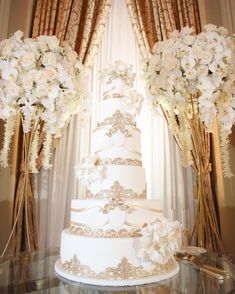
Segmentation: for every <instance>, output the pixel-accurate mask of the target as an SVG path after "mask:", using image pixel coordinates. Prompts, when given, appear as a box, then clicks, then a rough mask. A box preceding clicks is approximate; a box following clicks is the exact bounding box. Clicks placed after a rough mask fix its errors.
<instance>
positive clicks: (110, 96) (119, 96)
mask: <svg viewBox="0 0 235 294" xmlns="http://www.w3.org/2000/svg"><path fill="white" fill-rule="evenodd" d="M125 97H126V96H125V95H123V94H120V93H111V94H109V93H108V92H107V91H106V92H104V95H103V100H107V99H113V98H114V99H123V98H125Z"/></svg>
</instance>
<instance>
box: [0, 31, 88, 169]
mask: <svg viewBox="0 0 235 294" xmlns="http://www.w3.org/2000/svg"><path fill="white" fill-rule="evenodd" d="M83 72H84V69H83V66H82V64H81V63H80V62H79V61H78V59H77V54H76V53H75V52H74V51H73V50H72V48H71V47H70V46H69V45H67V44H65V43H64V44H62V45H61V46H60V45H59V40H58V39H57V38H56V37H55V36H39V37H37V38H35V39H32V38H24V37H23V33H22V32H21V31H17V32H16V33H15V34H14V35H13V36H11V37H10V38H8V39H6V40H3V41H2V42H1V43H0V118H1V119H3V120H5V137H4V144H3V148H2V150H1V153H0V163H1V165H2V166H4V167H6V166H7V165H8V152H9V148H10V142H11V137H12V135H13V134H14V129H15V126H16V118H17V116H18V115H19V114H20V116H21V120H22V125H23V131H24V133H25V134H27V133H29V132H34V133H35V135H34V136H33V140H34V141H33V142H32V146H33V148H32V150H31V158H30V167H31V172H37V170H36V162H35V160H36V158H37V152H38V150H37V149H38V139H39V138H38V132H39V127H40V125H39V123H38V122H40V121H43V123H44V124H43V126H44V127H43V128H44V129H43V130H44V132H45V133H46V135H45V139H44V160H43V166H44V167H45V168H50V166H51V165H50V163H49V161H50V155H51V143H52V137H59V136H60V135H61V130H62V129H63V128H64V126H65V125H66V123H67V122H68V121H69V119H70V117H71V115H73V114H75V113H76V112H77V111H78V108H79V101H80V99H81V97H83V90H82V83H83V82H82V80H83Z"/></svg>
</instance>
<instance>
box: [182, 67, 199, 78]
mask: <svg viewBox="0 0 235 294" xmlns="http://www.w3.org/2000/svg"><path fill="white" fill-rule="evenodd" d="M185 75H186V78H187V79H189V80H195V79H196V77H197V71H196V69H194V68H188V69H186V70H185Z"/></svg>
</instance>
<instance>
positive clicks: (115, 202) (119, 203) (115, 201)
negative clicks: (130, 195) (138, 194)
mask: <svg viewBox="0 0 235 294" xmlns="http://www.w3.org/2000/svg"><path fill="white" fill-rule="evenodd" d="M115 208H119V209H120V210H122V211H125V212H127V213H132V212H133V210H134V208H131V207H130V206H129V205H127V204H126V203H125V200H124V199H123V198H112V199H111V200H110V201H109V203H107V204H105V206H104V207H103V208H102V209H101V211H102V212H103V213H104V214H107V213H109V212H110V211H111V210H113V209H115Z"/></svg>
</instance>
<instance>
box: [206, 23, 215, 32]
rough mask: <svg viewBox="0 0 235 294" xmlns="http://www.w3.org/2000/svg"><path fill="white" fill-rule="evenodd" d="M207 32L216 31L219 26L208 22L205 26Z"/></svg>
mask: <svg viewBox="0 0 235 294" xmlns="http://www.w3.org/2000/svg"><path fill="white" fill-rule="evenodd" d="M204 29H205V31H206V32H214V31H216V30H217V26H216V25H214V24H207V25H205V26H204Z"/></svg>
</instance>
